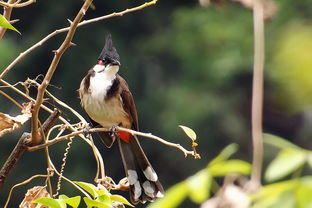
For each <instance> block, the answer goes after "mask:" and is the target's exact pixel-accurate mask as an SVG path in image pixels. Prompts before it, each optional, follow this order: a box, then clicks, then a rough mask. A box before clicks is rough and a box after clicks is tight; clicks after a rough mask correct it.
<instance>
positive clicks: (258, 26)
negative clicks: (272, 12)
mask: <svg viewBox="0 0 312 208" xmlns="http://www.w3.org/2000/svg"><path fill="white" fill-rule="evenodd" d="M253 14H254V15H253V17H254V42H255V48H254V72H253V87H252V142H253V151H254V152H253V161H252V173H251V180H250V183H249V185H248V188H249V190H250V191H256V190H257V189H258V188H259V187H260V186H261V171H262V160H263V137H262V109H263V68H264V16H263V0H255V1H254V4H253Z"/></svg>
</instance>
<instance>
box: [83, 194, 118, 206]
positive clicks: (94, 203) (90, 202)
mask: <svg viewBox="0 0 312 208" xmlns="http://www.w3.org/2000/svg"><path fill="white" fill-rule="evenodd" d="M83 200H84V202H85V203H86V205H87V207H88V208H92V207H98V208H111V207H112V204H107V203H104V202H99V201H97V200H94V199H90V198H88V197H84V198H83Z"/></svg>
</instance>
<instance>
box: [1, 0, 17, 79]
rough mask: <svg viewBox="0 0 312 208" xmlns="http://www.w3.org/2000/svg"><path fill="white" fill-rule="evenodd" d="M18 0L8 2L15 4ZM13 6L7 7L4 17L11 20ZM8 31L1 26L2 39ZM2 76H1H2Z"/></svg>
mask: <svg viewBox="0 0 312 208" xmlns="http://www.w3.org/2000/svg"><path fill="white" fill-rule="evenodd" d="M15 1H16V0H8V2H7V3H8V4H13V3H14V2H15ZM12 9H13V8H12V7H5V8H4V12H3V17H4V18H5V19H7V20H8V21H10V18H11V14H12ZM6 31H7V28H5V27H0V40H1V39H2V38H3V36H4V34H5V32H6ZM0 77H1V76H0Z"/></svg>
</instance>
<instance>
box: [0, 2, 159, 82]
mask: <svg viewBox="0 0 312 208" xmlns="http://www.w3.org/2000/svg"><path fill="white" fill-rule="evenodd" d="M157 1H158V0H152V1H150V2H146V3H144V4H142V5H140V6H137V7H133V8H131V9H126V10H124V11H121V12H114V13H112V14H109V15H105V16H101V17H97V18H93V19H89V20H84V21H82V22H80V23H79V24H78V26H77V27H80V26H83V25H87V24H90V23H94V22H98V21H101V20H105V19H108V18H112V17H118V16H119V17H120V16H123V15H125V14H127V13H130V12H134V11H138V10H141V9H144V8H145V7H148V6H151V5H154V4H156V3H157ZM68 21H69V22H70V24H72V21H70V20H68ZM69 29H70V27H65V28H62V29H58V30H55V31H54V32H52V33H50V34H49V35H47V36H46V37H44V38H43V39H42V40H40V41H39V42H38V43H36V44H35V45H33V46H31V47H30V48H28V49H27V50H26V51H24V52H22V53H20V55H19V56H18V57H17V58H16V59H15V60H14V61H12V62H11V63H10V64H9V66H7V67H6V68H5V69H4V70H3V72H2V73H1V74H0V79H2V78H3V77H4V76H5V75H6V74H7V73H8V72H9V71H10V70H11V69H12V68H13V67H14V66H15V65H16V64H17V63H18V62H20V61H21V60H22V59H23V58H24V57H25V56H27V55H28V54H29V53H31V52H32V51H33V50H35V49H37V48H38V47H40V46H42V45H43V44H44V43H45V42H46V41H47V40H49V39H50V38H52V37H53V36H55V35H57V34H59V33H63V32H67V31H69ZM0 39H1V36H0Z"/></svg>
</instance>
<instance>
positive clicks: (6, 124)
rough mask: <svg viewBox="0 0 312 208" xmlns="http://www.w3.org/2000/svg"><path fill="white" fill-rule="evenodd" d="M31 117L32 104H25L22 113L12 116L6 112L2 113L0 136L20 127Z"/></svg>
mask: <svg viewBox="0 0 312 208" xmlns="http://www.w3.org/2000/svg"><path fill="white" fill-rule="evenodd" d="M30 117H31V104H30V103H26V104H23V110H22V114H21V115H18V116H15V117H12V116H10V115H8V114H5V113H0V137H1V136H3V135H5V134H7V133H10V132H12V131H14V130H16V129H18V128H20V127H21V126H22V125H23V124H24V123H25V122H26V121H28V120H29V118H30Z"/></svg>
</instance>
